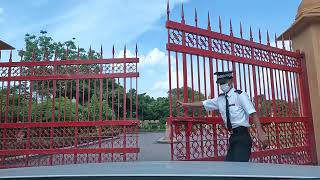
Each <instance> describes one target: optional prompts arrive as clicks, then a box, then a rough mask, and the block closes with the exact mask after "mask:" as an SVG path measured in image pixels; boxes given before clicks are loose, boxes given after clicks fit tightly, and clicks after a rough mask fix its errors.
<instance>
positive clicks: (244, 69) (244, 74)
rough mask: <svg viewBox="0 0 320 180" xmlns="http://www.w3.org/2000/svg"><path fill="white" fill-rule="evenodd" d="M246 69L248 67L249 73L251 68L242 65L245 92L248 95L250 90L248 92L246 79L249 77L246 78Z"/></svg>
mask: <svg viewBox="0 0 320 180" xmlns="http://www.w3.org/2000/svg"><path fill="white" fill-rule="evenodd" d="M245 67H248V71H249V66H245V64H244V63H242V69H243V82H244V91H245V92H247V93H248V90H247V78H246V77H247V76H246V68H245ZM250 95H251V94H250Z"/></svg>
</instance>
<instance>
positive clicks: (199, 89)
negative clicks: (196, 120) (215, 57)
mask: <svg viewBox="0 0 320 180" xmlns="http://www.w3.org/2000/svg"><path fill="white" fill-rule="evenodd" d="M197 44H198V43H197ZM197 46H198V45H197ZM197 70H198V73H197V75H198V101H201V79H200V60H199V55H197ZM201 116H202V109H201V108H198V117H201Z"/></svg>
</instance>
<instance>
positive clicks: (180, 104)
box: [177, 100, 188, 107]
mask: <svg viewBox="0 0 320 180" xmlns="http://www.w3.org/2000/svg"><path fill="white" fill-rule="evenodd" d="M187 105H188V104H187V103H184V102H181V101H179V100H177V106H178V107H186V106H187Z"/></svg>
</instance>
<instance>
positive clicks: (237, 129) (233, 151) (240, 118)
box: [177, 71, 268, 162]
mask: <svg viewBox="0 0 320 180" xmlns="http://www.w3.org/2000/svg"><path fill="white" fill-rule="evenodd" d="M232 73H233V72H232V71H227V72H216V73H215V75H217V84H219V85H220V89H221V90H222V91H223V92H224V93H223V94H220V95H219V96H218V97H216V98H214V99H207V100H205V101H200V102H194V103H183V102H181V101H177V105H178V106H183V107H204V108H205V110H206V111H214V110H219V112H220V114H221V116H222V119H223V121H224V124H225V126H226V127H227V129H228V130H229V131H230V134H231V136H230V139H229V149H228V153H227V157H226V161H238V162H248V161H249V158H250V154H251V147H252V140H251V137H250V133H249V131H248V128H249V127H250V124H249V116H251V117H252V119H253V122H254V124H255V126H256V128H257V134H258V140H259V141H260V143H261V144H262V147H263V148H266V146H267V143H268V140H267V137H266V135H265V133H264V131H263V130H262V128H261V124H260V121H259V118H258V116H257V113H256V110H255V108H254V106H253V104H252V102H251V100H250V99H249V97H248V95H247V93H245V92H243V91H241V90H235V89H234V88H233V81H232Z"/></svg>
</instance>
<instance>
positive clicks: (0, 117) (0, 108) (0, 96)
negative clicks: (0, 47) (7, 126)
mask: <svg viewBox="0 0 320 180" xmlns="http://www.w3.org/2000/svg"><path fill="white" fill-rule="evenodd" d="M0 54H1V51H0ZM1 82H2V85H1V94H0V102H1V103H0V122H1V123H2V122H3V119H2V96H3V84H4V81H1ZM20 89H21V86H20V81H19V97H20ZM19 103H20V102H19ZM18 113H19V111H18Z"/></svg>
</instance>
